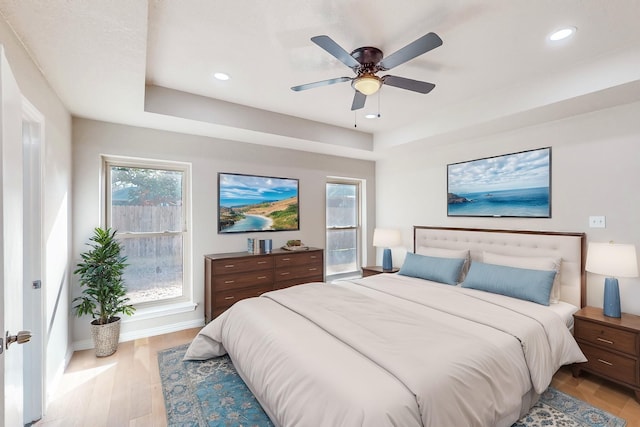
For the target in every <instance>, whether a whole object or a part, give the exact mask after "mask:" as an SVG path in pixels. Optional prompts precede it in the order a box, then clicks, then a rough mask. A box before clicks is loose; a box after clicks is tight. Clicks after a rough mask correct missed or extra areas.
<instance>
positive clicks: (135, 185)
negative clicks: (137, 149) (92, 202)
mask: <svg viewBox="0 0 640 427" xmlns="http://www.w3.org/2000/svg"><path fill="white" fill-rule="evenodd" d="M104 164H105V172H106V180H105V181H106V208H107V212H106V220H107V226H108V227H111V228H113V229H115V230H117V236H118V238H119V239H120V241H121V243H122V247H123V253H124V255H126V256H127V264H128V266H127V268H126V269H125V273H124V281H125V283H126V285H127V290H128V293H127V296H128V297H129V298H131V303H132V304H136V305H140V304H148V303H158V302H167V301H172V302H174V301H180V300H186V299H189V298H190V292H191V290H190V287H189V286H186V284H187V283H188V282H189V280H187V278H188V277H190V275H189V273H190V272H189V271H187V268H188V266H189V263H188V262H187V259H188V256H189V241H190V226H189V218H190V216H191V215H190V214H189V211H188V203H187V201H188V199H187V194H188V188H189V187H188V181H189V176H190V168H189V165H187V164H184V163H173V162H159V161H158V162H154V161H149V160H136V159H118V158H105V162H104Z"/></svg>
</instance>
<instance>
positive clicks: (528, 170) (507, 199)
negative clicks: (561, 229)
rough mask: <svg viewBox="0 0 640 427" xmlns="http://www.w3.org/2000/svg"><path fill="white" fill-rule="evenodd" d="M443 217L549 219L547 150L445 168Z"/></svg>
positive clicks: (549, 150) (549, 185) (461, 163)
mask: <svg viewBox="0 0 640 427" xmlns="http://www.w3.org/2000/svg"><path fill="white" fill-rule="evenodd" d="M447 216H486V217H524V218H551V147H546V148H540V149H535V150H529V151H522V152H519V153H512V154H505V155H502V156H495V157H487V158H484V159H478V160H471V161H467V162H460V163H453V164H449V165H447Z"/></svg>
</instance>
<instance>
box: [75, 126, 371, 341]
mask: <svg viewBox="0 0 640 427" xmlns="http://www.w3.org/2000/svg"><path fill="white" fill-rule="evenodd" d="M102 154H107V155H118V156H132V157H142V158H149V159H159V160H175V161H182V162H189V163H191V165H192V175H193V176H192V203H193V205H192V214H193V219H192V229H193V231H194V233H193V250H192V253H193V266H192V267H193V292H194V295H195V298H194V300H195V301H196V302H197V303H198V304H199V306H198V308H197V310H196V311H195V312H187V313H181V314H176V315H171V316H164V317H162V318H155V319H148V320H140V321H130V322H128V323H125V324H124V325H123V330H122V334H123V337H124V338H125V339H127V338H131V337H135V336H144V335H145V334H154V333H162V332H166V331H168V330H172V329H174V330H176V329H182V328H184V327H189V326H197V325H198V324H200V323H201V322H202V321H203V319H204V305H203V295H204V288H203V281H204V278H203V275H204V271H203V270H204V267H203V263H204V261H203V255H205V254H210V253H218V252H239V251H244V250H246V241H247V237H261V238H271V239H273V244H274V246H275V247H277V246H281V245H283V244H284V243H285V242H286V241H287V240H288V239H294V238H295V239H301V240H302V241H303V242H304V243H305V244H307V245H310V246H316V247H321V248H323V247H324V246H325V233H324V227H325V203H324V201H325V182H326V179H327V177H328V176H339V177H349V178H357V179H363V180H366V188H367V194H366V200H367V207H366V209H367V215H368V217H369V224H371V225H370V227H373V224H374V222H375V216H374V215H375V205H374V195H375V185H374V171H375V165H374V163H373V162H370V161H364V160H354V159H347V158H343V157H333V156H327V155H323V154H314V153H306V152H302V151H296V150H289V149H282V148H274V147H267V146H260V145H254V144H247V143H241V142H234V141H223V140H218V139H213V138H208V137H202V136H193V135H184V134H178V133H172V132H165V131H158V130H150V129H144V128H137V127H131V126H124V125H116V124H111V123H104V122H98V121H92V120H86V119H78V118H74V120H73V171H74V186H73V194H74V203H73V212H74V224H73V257H74V259H76V260H77V259H78V258H79V253H80V252H81V251H82V250H84V248H83V247H84V244H85V242H86V241H87V239H88V238H89V237H90V235H91V233H92V230H93V227H95V226H97V225H100V224H101V220H102V213H101V212H100V204H101V202H100V194H101V193H100V155H102ZM218 172H235V173H247V174H257V175H267V176H268V175H272V176H279V177H287V178H298V179H299V180H300V182H299V185H300V230H299V231H290V232H272V233H247V234H245V233H242V234H239V235H219V234H218V233H217V228H216V227H217V174H218ZM371 232H372V230H370V233H371ZM370 258H371V259H370V260H369V261H370V262H372V261H373V254H372V255H370ZM75 282H76V281H75V278H74V279H73V283H74V284H75ZM73 292H74V294H76V293H77V289H76V287H75V286H74V287H73ZM134 319H135V317H134ZM199 322H200V323H199ZM73 331H74V332H73V339H74V342H75V343H76V345H77V347H85V346H86V345H87V343H89V345H90V341H89V327H88V322H86V319H82V320H81V321H78V320H76V321H75V322H74V327H73Z"/></svg>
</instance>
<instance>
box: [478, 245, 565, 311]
mask: <svg viewBox="0 0 640 427" xmlns="http://www.w3.org/2000/svg"><path fill="white" fill-rule="evenodd" d="M482 261H483V262H485V263H487V264H497V265H504V266H507V267H516V268H527V269H529V270H545V271H550V270H554V271H555V272H556V276H555V278H554V279H553V287H552V288H551V295H550V296H549V302H550V303H552V304H555V303H557V302H558V301H560V266H561V264H562V258H553V257H525V256H511V255H502V254H496V253H493V252H482Z"/></svg>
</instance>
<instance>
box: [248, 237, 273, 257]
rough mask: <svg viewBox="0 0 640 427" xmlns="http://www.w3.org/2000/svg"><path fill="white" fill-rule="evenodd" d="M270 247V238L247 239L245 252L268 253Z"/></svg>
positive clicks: (271, 245)
mask: <svg viewBox="0 0 640 427" xmlns="http://www.w3.org/2000/svg"><path fill="white" fill-rule="evenodd" d="M272 247H273V243H272V241H271V239H253V238H248V239H247V252H249V253H250V254H270V253H271V249H272Z"/></svg>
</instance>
